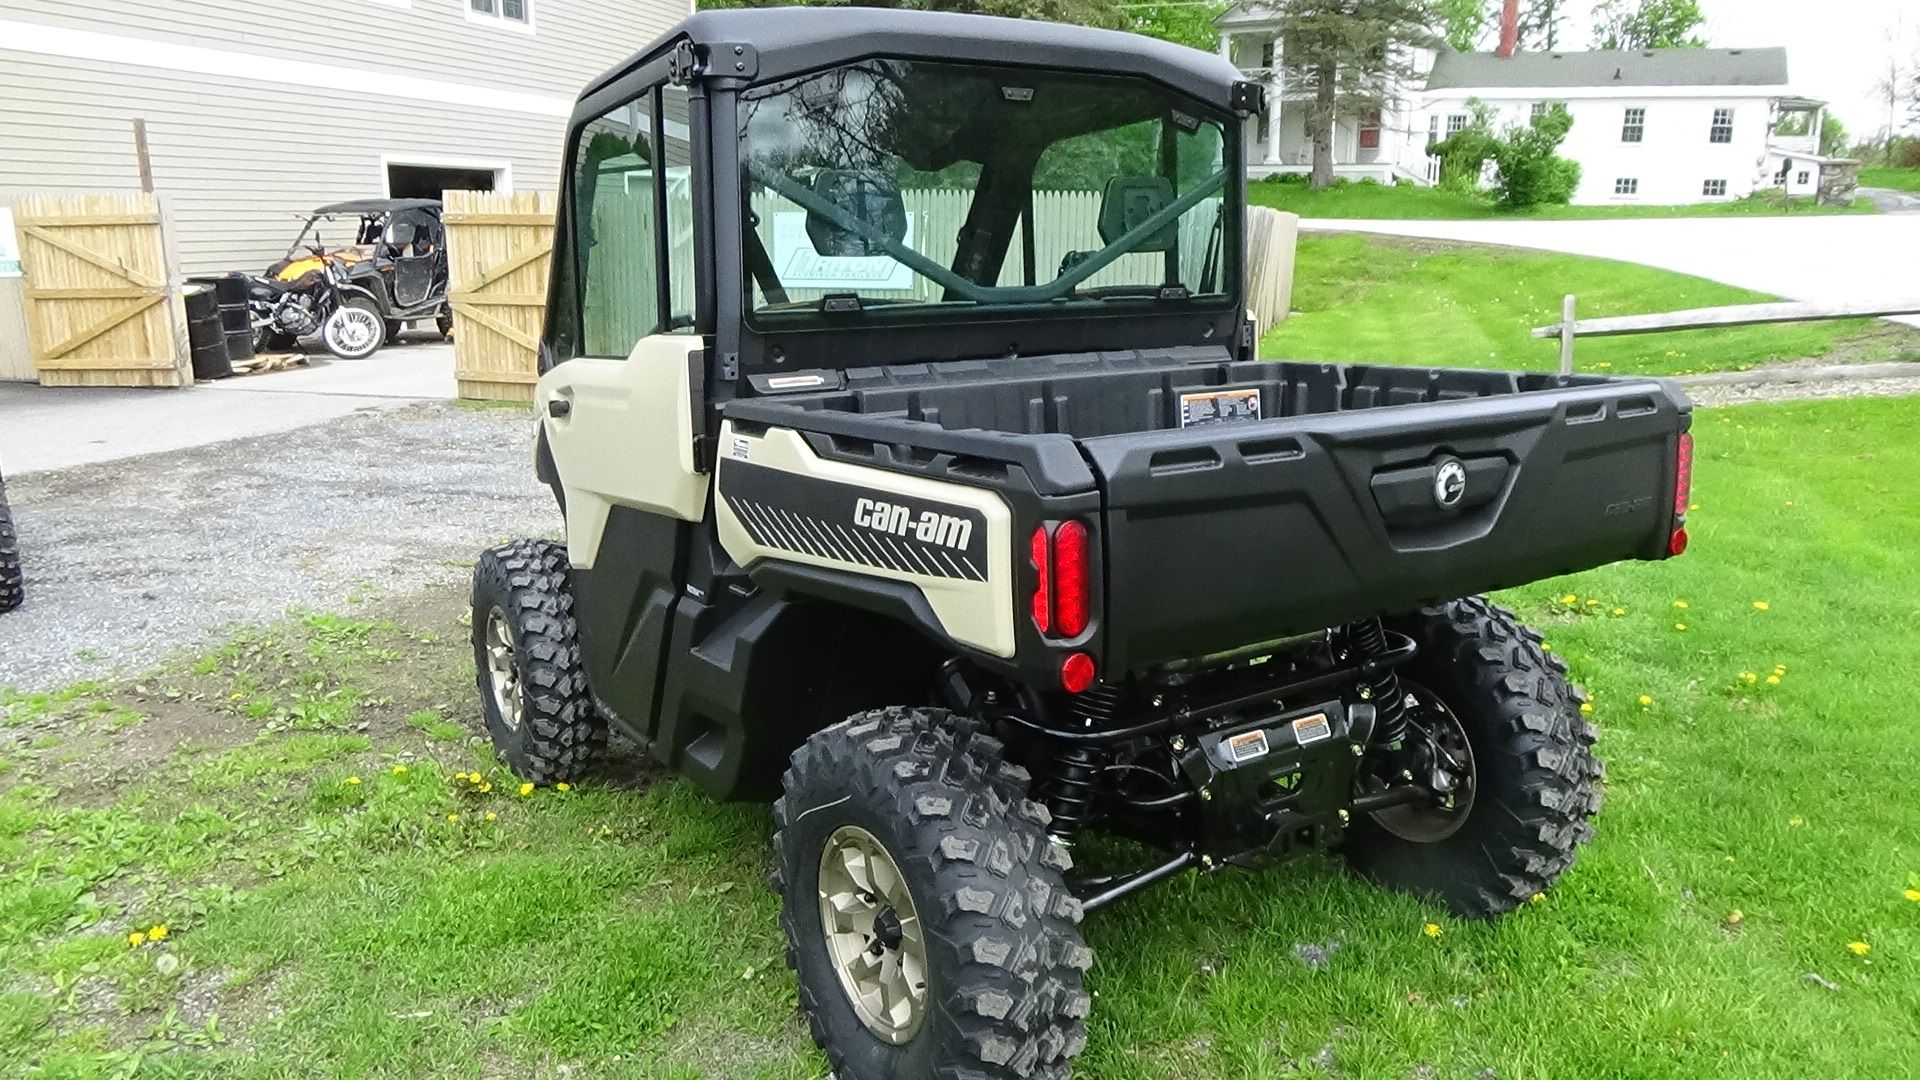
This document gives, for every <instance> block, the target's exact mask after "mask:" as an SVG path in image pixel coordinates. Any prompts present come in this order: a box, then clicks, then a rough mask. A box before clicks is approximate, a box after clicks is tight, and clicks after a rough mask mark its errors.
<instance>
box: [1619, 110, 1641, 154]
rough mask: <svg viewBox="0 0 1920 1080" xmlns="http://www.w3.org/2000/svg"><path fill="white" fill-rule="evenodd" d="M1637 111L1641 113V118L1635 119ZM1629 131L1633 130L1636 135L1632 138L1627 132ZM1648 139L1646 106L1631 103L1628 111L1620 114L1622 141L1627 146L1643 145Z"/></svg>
mask: <svg viewBox="0 0 1920 1080" xmlns="http://www.w3.org/2000/svg"><path fill="white" fill-rule="evenodd" d="M1635 113H1638V114H1639V115H1640V118H1639V119H1638V120H1635V119H1634V114H1635ZM1629 131H1631V132H1633V134H1634V137H1633V138H1631V139H1629V138H1627V132H1629ZM1646 141H1647V109H1646V106H1644V105H1629V106H1628V107H1627V110H1626V112H1624V113H1622V114H1621V116H1620V142H1621V143H1622V144H1623V145H1626V146H1641V145H1644V144H1645V143H1646Z"/></svg>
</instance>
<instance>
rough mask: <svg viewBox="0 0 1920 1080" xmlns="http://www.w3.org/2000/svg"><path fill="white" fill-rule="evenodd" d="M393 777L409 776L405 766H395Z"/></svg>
mask: <svg viewBox="0 0 1920 1080" xmlns="http://www.w3.org/2000/svg"><path fill="white" fill-rule="evenodd" d="M393 775H395V776H405V775H407V767H406V766H405V765H395V766H394V767H393Z"/></svg>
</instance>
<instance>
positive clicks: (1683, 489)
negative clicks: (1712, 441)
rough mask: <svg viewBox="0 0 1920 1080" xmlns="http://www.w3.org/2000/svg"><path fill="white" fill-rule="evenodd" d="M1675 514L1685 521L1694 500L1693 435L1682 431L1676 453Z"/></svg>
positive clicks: (1674, 480)
mask: <svg viewBox="0 0 1920 1080" xmlns="http://www.w3.org/2000/svg"><path fill="white" fill-rule="evenodd" d="M1673 464H1674V469H1673V516H1674V518H1675V519H1676V520H1681V521H1684V520H1686V517H1687V506H1688V505H1689V504H1690V503H1691V502H1692V501H1693V435H1692V433H1690V432H1685V431H1683V432H1681V433H1680V449H1679V451H1678V452H1677V453H1675V454H1674V462H1673Z"/></svg>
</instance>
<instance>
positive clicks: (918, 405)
mask: <svg viewBox="0 0 1920 1080" xmlns="http://www.w3.org/2000/svg"><path fill="white" fill-rule="evenodd" d="M1210 361H1211V362H1210ZM1605 381H1606V380H1605V379H1604V378H1603V377H1597V376H1572V377H1569V378H1562V377H1560V376H1557V375H1545V374H1534V373H1523V372H1497V371H1466V370H1453V369H1438V368H1416V367H1370V366H1363V365H1336V364H1308V363H1294V362H1277V363H1276V362H1260V361H1243V362H1235V361H1231V360H1227V359H1225V350H1224V349H1209V348H1189V349H1178V350H1165V351H1161V352H1156V353H1089V354H1083V355H1078V356H1063V357H1031V358H1012V359H1006V360H987V361H967V362H958V363H946V364H920V365H909V366H900V367H890V368H884V369H867V370H864V371H852V372H848V373H847V386H846V389H845V390H843V391H839V392H835V393H828V394H809V395H794V396H786V395H781V396H780V397H778V398H777V399H776V400H778V401H779V402H780V403H781V404H783V405H793V406H797V407H799V408H803V409H820V410H827V411H831V412H846V413H859V414H863V415H868V416H877V417H894V418H899V419H905V420H918V421H924V422H926V423H932V424H938V425H940V426H941V427H943V428H946V429H947V430H950V431H962V430H969V429H972V430H983V431H1003V432H1013V433H1016V434H1025V435H1042V434H1065V435H1071V436H1074V437H1076V438H1094V437H1097V436H1102V435H1121V434H1127V433H1130V432H1138V431H1158V430H1164V429H1168V428H1177V427H1179V426H1180V397H1181V395H1183V394H1188V393H1192V392H1195V391H1205V390H1209V389H1224V388H1258V389H1259V390H1260V392H1261V415H1262V417H1263V418H1269V419H1270V418H1273V417H1282V416H1307V415H1314V414H1323V413H1332V412H1343V411H1348V410H1353V409H1370V408H1379V407H1383V406H1389V405H1411V404H1418V403H1421V402H1431V401H1448V400H1456V399H1465V398H1481V397H1493V396H1498V395H1503V394H1522V393H1530V392H1533V391H1540V390H1553V389H1558V388H1561V387H1566V386H1587V385H1599V384H1601V383H1603V382H1605Z"/></svg>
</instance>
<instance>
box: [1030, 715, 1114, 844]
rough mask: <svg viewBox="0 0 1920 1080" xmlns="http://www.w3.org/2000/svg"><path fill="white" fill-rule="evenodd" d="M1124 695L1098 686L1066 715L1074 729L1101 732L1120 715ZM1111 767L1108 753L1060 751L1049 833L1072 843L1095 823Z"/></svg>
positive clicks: (1049, 798)
mask: <svg viewBox="0 0 1920 1080" xmlns="http://www.w3.org/2000/svg"><path fill="white" fill-rule="evenodd" d="M1121 704H1122V695H1121V693H1120V691H1119V690H1118V689H1116V688H1114V687H1111V686H1103V685H1095V686H1091V687H1088V688H1087V689H1086V690H1085V691H1084V692H1082V693H1078V694H1075V695H1073V697H1072V699H1071V701H1069V702H1068V704H1067V709H1066V714H1067V718H1068V720H1069V721H1070V722H1072V724H1073V726H1074V727H1077V728H1083V729H1088V730H1092V729H1097V728H1101V727H1105V726H1107V725H1108V724H1110V723H1111V722H1112V721H1113V719H1114V718H1115V717H1117V716H1118V715H1119V714H1120V707H1121ZM1106 764H1107V753H1106V751H1105V750H1104V749H1102V748H1099V747H1095V746H1088V745H1086V744H1081V743H1073V744H1069V745H1067V746H1064V747H1062V748H1061V749H1060V753H1059V755H1058V756H1057V757H1056V758H1055V759H1054V767H1053V776H1052V777H1051V778H1050V779H1049V780H1048V782H1047V784H1046V786H1045V789H1044V796H1045V799H1046V803H1047V811H1048V812H1049V813H1051V814H1052V815H1053V824H1052V826H1051V827H1050V828H1049V831H1050V832H1051V833H1052V834H1053V836H1054V837H1056V838H1057V839H1060V840H1072V839H1073V838H1074V837H1075V836H1076V835H1078V834H1079V832H1080V830H1081V829H1082V828H1085V827H1086V824H1087V822H1089V821H1090V820H1092V818H1093V812H1094V806H1093V804H1094V800H1095V798H1097V796H1098V787H1097V784H1098V781H1099V779H1100V772H1101V770H1102V769H1103V768H1104V767H1105V766H1106Z"/></svg>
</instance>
